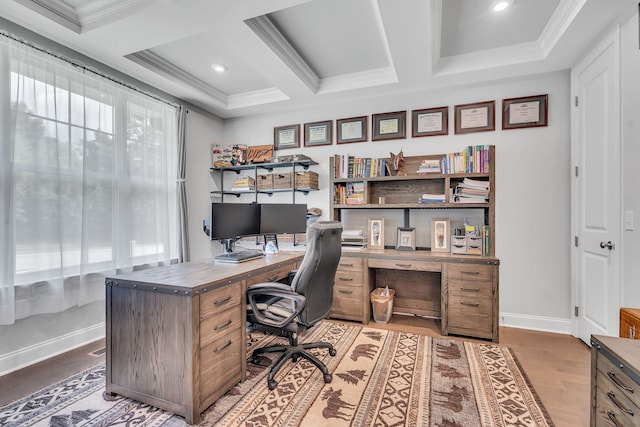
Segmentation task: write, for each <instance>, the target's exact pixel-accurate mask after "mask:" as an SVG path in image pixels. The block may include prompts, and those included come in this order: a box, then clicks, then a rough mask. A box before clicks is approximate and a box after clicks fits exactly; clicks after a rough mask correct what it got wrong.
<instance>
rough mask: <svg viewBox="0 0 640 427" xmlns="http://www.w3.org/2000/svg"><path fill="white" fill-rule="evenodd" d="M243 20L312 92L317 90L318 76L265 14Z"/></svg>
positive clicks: (318, 86) (318, 84)
mask: <svg viewBox="0 0 640 427" xmlns="http://www.w3.org/2000/svg"><path fill="white" fill-rule="evenodd" d="M244 22H245V24H246V25H247V26H248V27H249V28H250V29H251V30H252V31H253V32H254V33H255V34H256V35H257V36H258V37H259V38H260V40H262V41H263V42H264V43H265V44H266V45H267V46H268V47H269V48H270V49H271V50H272V51H273V52H274V53H275V54H276V55H278V57H279V58H280V59H281V60H282V61H283V62H284V63H285V65H286V66H287V67H289V69H291V71H293V73H294V74H295V75H296V76H298V78H299V79H300V80H302V82H303V83H304V84H305V85H306V86H307V87H308V88H309V89H311V91H312V92H313V93H317V92H318V89H319V88H320V78H319V77H318V76H317V74H316V73H315V72H314V71H313V70H312V69H311V67H310V66H309V64H307V63H306V62H305V60H304V59H302V57H301V56H300V54H298V52H297V51H296V50H295V49H294V48H293V46H291V43H289V41H288V40H287V39H286V38H285V37H284V36H283V35H282V33H281V32H280V31H279V30H278V29H277V28H276V26H275V25H274V23H273V21H271V19H269V17H268V16H267V15H262V16H258V17H255V18H250V19H247V20H245V21H244Z"/></svg>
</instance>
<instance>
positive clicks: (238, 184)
mask: <svg viewBox="0 0 640 427" xmlns="http://www.w3.org/2000/svg"><path fill="white" fill-rule="evenodd" d="M255 188H256V181H255V180H254V179H253V178H251V177H248V176H243V177H240V178H237V179H236V180H235V181H233V185H232V186H231V190H232V191H249V190H255Z"/></svg>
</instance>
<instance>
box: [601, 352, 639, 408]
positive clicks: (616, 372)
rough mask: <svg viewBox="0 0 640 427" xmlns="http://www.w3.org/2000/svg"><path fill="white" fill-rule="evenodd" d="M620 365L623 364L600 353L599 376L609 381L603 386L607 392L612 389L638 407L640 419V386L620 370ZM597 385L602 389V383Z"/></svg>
mask: <svg viewBox="0 0 640 427" xmlns="http://www.w3.org/2000/svg"><path fill="white" fill-rule="evenodd" d="M620 364H621V362H615V363H614V362H612V361H611V360H609V358H608V357H607V356H605V355H604V354H603V353H602V352H598V355H597V360H596V366H597V367H598V375H600V374H602V376H603V377H604V378H606V379H607V382H606V383H604V384H603V386H604V387H605V392H606V391H609V389H611V390H613V391H616V394H619V395H623V396H625V397H626V398H627V399H629V400H630V401H631V402H632V403H633V405H635V406H636V412H638V416H639V417H640V411H639V410H637V408H640V396H639V394H640V384H638V383H637V382H635V381H634V380H633V379H632V378H631V377H629V376H628V375H627V374H626V373H625V372H624V371H623V370H622V369H620ZM597 384H598V388H600V387H601V383H600V381H598V383H597Z"/></svg>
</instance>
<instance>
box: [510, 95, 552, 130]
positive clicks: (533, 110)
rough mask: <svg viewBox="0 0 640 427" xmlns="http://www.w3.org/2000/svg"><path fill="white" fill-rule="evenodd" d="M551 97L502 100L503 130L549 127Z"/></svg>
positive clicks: (541, 96) (539, 96) (536, 96)
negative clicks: (549, 101) (549, 102)
mask: <svg viewBox="0 0 640 427" xmlns="http://www.w3.org/2000/svg"><path fill="white" fill-rule="evenodd" d="M548 100H549V95H547V94H545V95H535V96H525V97H521V98H508V99H503V100H502V129H504V130H506V129H521V128H531V127H538V126H547V118H548Z"/></svg>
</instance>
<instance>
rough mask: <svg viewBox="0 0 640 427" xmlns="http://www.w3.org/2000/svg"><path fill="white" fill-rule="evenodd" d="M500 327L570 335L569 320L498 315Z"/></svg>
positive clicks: (506, 314)
mask: <svg viewBox="0 0 640 427" xmlns="http://www.w3.org/2000/svg"><path fill="white" fill-rule="evenodd" d="M500 326H507V327H509V328H519V329H531V330H534V331H542V332H554V333H558V334H566V335H571V319H560V318H557V317H542V316H529V315H525V314H515V313H500Z"/></svg>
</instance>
